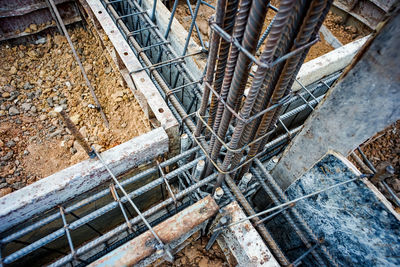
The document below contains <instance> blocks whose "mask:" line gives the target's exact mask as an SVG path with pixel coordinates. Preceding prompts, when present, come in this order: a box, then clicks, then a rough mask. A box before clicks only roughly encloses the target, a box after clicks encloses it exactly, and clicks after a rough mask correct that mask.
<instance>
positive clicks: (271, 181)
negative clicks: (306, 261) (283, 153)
mask: <svg viewBox="0 0 400 267" xmlns="http://www.w3.org/2000/svg"><path fill="white" fill-rule="evenodd" d="M254 163H255V164H256V165H257V167H258V168H259V169H260V171H261V172H262V173H263V174H264V176H265V178H266V179H267V181H268V184H269V185H270V186H271V187H272V188H273V190H274V191H275V193H277V195H278V196H279V198H280V199H282V201H283V202H285V203H287V202H289V199H288V198H287V196H286V195H285V193H284V192H283V191H282V189H281V188H280V187H279V185H278V184H277V183H276V182H275V179H274V178H273V177H272V176H271V175H270V174H269V172H268V171H267V169H265V167H264V165H263V164H262V163H261V162H260V161H259V160H258V159H255V161H254ZM258 181H259V182H260V184H261V186H262V188H263V189H264V190H266V191H267V190H268V186H267V185H266V183H265V182H264V180H263V179H261V177H259V176H258ZM267 193H268V192H267ZM269 193H270V194H271V195H270V196H271V199H272V200H273V201H274V202H275V205H276V206H279V205H280V204H281V203H280V202H279V200H278V199H277V198H276V197H274V198H273V196H274V194H273V193H272V191H271V190H269ZM290 213H291V214H292V215H293V217H294V218H295V220H296V222H297V223H299V224H300V225H301V227H302V228H303V229H304V230H305V231H306V233H307V234H308V235H309V236H310V237H311V238H312V239H313V241H314V242H315V243H319V238H318V237H317V235H316V234H315V233H314V231H313V230H312V229H311V228H310V226H309V225H308V223H307V222H306V221H305V220H304V218H303V217H302V216H301V215H300V213H299V212H298V211H297V209H296V208H295V207H293V208H292V209H290ZM284 214H285V213H284ZM285 218H286V219H287V220H288V221H289V224H290V225H291V226H292V227H294V229H295V231H296V232H297V233H298V234H299V236H300V238H301V239H302V240H303V238H304V239H305V237H304V235H303V236H301V235H302V233H301V231H300V230H299V229H298V228H297V226H296V225H295V223H294V222H293V220H292V219H291V218H290V215H288V216H287V217H286V216H285ZM305 240H307V239H305ZM303 242H304V241H303ZM305 244H306V246H307V248H310V244H309V243H308V241H306V243H305ZM321 251H322V253H323V254H324V256H325V257H326V259H327V260H328V261H329V263H331V264H332V265H335V266H338V264H337V263H336V262H335V260H334V258H333V257H332V255H331V254H330V252H329V251H328V249H327V247H326V246H324V245H323V244H321ZM313 256H314V257H316V259H317V261H318V262H320V263H323V262H321V259H320V258H319V255H317V254H316V253H315V252H313Z"/></svg>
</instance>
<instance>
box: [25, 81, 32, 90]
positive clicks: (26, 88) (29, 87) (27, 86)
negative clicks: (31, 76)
mask: <svg viewBox="0 0 400 267" xmlns="http://www.w3.org/2000/svg"><path fill="white" fill-rule="evenodd" d="M33 87H34V86H33V85H32V84H30V83H29V82H26V83H25V84H24V89H25V90H29V89H32V88H33Z"/></svg>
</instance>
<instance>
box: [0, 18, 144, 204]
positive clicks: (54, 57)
mask: <svg viewBox="0 0 400 267" xmlns="http://www.w3.org/2000/svg"><path fill="white" fill-rule="evenodd" d="M31 27H34V26H32V25H31ZM70 36H71V39H72V41H73V42H74V45H75V48H76V50H77V52H78V54H79V57H80V58H81V61H82V64H83V65H84V68H85V70H86V72H87V74H88V77H89V80H90V81H91V83H92V85H93V87H94V88H95V92H96V95H97V97H98V98H99V101H100V103H101V106H102V108H103V110H104V112H105V114H106V116H107V118H108V120H109V124H110V126H109V128H107V127H105V124H104V122H103V120H102V118H101V115H100V113H99V112H98V111H97V110H96V109H95V108H94V105H95V102H94V100H93V98H92V96H91V94H90V91H89V89H88V87H87V86H86V83H85V81H84V79H83V76H82V74H81V71H80V69H79V66H78V64H77V63H76V61H75V59H74V57H73V54H72V51H71V49H70V47H69V45H68V43H67V40H66V38H65V37H64V36H61V35H59V34H55V35H54V36H50V35H48V36H47V38H43V39H39V40H38V44H26V45H19V46H10V45H7V44H2V45H1V47H0V197H1V196H4V195H6V194H8V193H10V192H12V191H14V190H18V189H20V188H22V187H24V186H26V185H28V184H31V183H33V182H35V181H37V180H39V179H41V178H43V177H46V176H48V175H50V174H52V173H55V172H57V171H59V170H62V169H64V168H66V167H68V166H70V165H72V164H75V163H77V162H79V161H81V160H83V159H86V158H87V155H86V154H85V153H84V151H83V149H82V148H81V147H80V145H79V144H77V142H76V141H75V140H74V137H73V136H72V135H71V134H70V133H69V131H68V130H67V129H66V128H65V127H64V126H63V124H62V122H61V121H60V119H59V117H58V116H57V114H56V113H55V112H54V107H55V106H58V105H61V106H63V107H64V109H66V110H67V113H68V114H69V116H70V118H71V120H72V121H73V122H74V123H75V125H76V126H77V127H78V129H79V131H80V132H81V133H82V135H83V136H84V137H85V138H87V140H88V141H89V144H91V145H93V146H94V147H95V148H96V149H97V150H99V151H104V150H106V149H109V148H111V147H114V146H116V145H118V144H121V143H123V142H125V141H128V140H129V139H131V138H133V137H135V136H138V135H141V134H143V133H145V132H148V131H149V130H150V124H149V121H148V120H147V119H146V116H145V115H144V113H143V111H142V110H141V107H140V106H139V104H138V102H137V101H136V100H135V98H134V96H133V94H132V92H131V91H130V90H129V89H128V88H127V87H126V86H125V85H124V82H123V80H122V78H121V77H120V75H119V73H116V72H115V71H114V70H113V68H112V67H111V65H110V64H109V62H108V61H107V59H106V57H105V55H104V54H103V53H106V52H105V51H104V49H103V48H102V46H101V44H100V43H99V42H98V40H97V39H96V38H95V36H94V35H92V34H91V33H90V32H89V31H86V30H84V29H83V28H81V27H75V28H73V29H71V30H70Z"/></svg>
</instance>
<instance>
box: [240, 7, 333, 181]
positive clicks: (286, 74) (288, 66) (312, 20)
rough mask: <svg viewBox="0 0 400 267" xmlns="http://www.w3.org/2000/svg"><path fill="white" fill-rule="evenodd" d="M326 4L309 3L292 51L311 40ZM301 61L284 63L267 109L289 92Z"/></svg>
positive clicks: (269, 116)
mask: <svg viewBox="0 0 400 267" xmlns="http://www.w3.org/2000/svg"><path fill="white" fill-rule="evenodd" d="M326 4H327V1H326V0H316V1H313V2H312V3H311V6H310V8H309V9H308V12H307V15H306V17H305V19H304V22H303V24H302V26H301V28H300V31H299V33H298V35H297V37H296V41H295V43H294V45H293V46H292V49H291V50H292V51H293V50H295V49H296V48H298V47H300V46H303V45H305V44H306V43H308V42H309V41H310V40H311V38H312V37H313V33H314V32H315V30H316V27H317V26H318V25H319V23H318V22H319V21H320V17H321V14H322V12H323V10H324V8H325V7H326ZM301 59H302V54H296V55H294V56H293V57H291V58H289V59H288V60H287V61H286V63H285V66H284V68H283V70H282V74H281V75H280V77H279V80H278V82H277V84H276V85H275V89H274V91H273V94H272V96H271V99H270V100H269V104H268V107H269V106H271V105H273V104H275V103H277V102H279V101H280V100H281V99H282V97H284V96H285V95H286V94H287V93H288V90H290V88H289V85H290V82H291V81H293V77H294V76H295V75H297V72H296V71H298V69H299V68H297V66H298V64H299V63H300V60H301ZM275 112H276V110H271V111H269V112H267V113H265V114H264V115H263V117H262V119H261V123H260V125H259V126H258V129H257V132H256V136H255V138H258V137H260V136H263V135H264V134H265V133H266V132H267V130H268V129H269V128H270V127H271V125H274V124H275V123H276V118H277V116H275ZM273 119H275V121H273ZM262 143H263V142H262V140H261V141H258V142H256V143H255V144H253V145H251V146H250V151H249V153H248V155H247V158H246V159H250V158H252V157H254V156H255V155H256V154H257V152H258V150H259V148H260V145H261V144H262ZM249 167H250V164H246V166H244V167H243V169H242V170H241V173H244V172H247V171H248V169H249Z"/></svg>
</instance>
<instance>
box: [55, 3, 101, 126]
mask: <svg viewBox="0 0 400 267" xmlns="http://www.w3.org/2000/svg"><path fill="white" fill-rule="evenodd" d="M48 1H49V3H50V5H51V8H52V9H53V12H54V14H55V15H56V17H57V20H58V23H59V24H60V26H61V29H62V30H63V32H64V35H65V38H67V41H68V44H69V46H70V47H71V50H72V54H73V55H74V57H75V60H76V62H77V63H78V66H79V69H80V70H81V73H82V76H83V78H84V79H85V82H86V85H87V87H88V88H89V90H90V93H91V95H92V97H93V100H94V102H95V104H96V109H97V110H98V111H99V112H100V114H101V117H102V118H103V121H104V124H105V125H106V127H107V128H108V127H109V125H108V120H107V117H106V115H105V114H104V111H103V109H102V108H101V105H100V102H99V100H98V99H97V96H96V93H95V92H94V88H93V86H92V84H91V83H90V80H89V78H88V76H87V74H86V71H85V69H84V67H83V65H82V62H81V60H80V58H79V56H78V54H77V53H76V50H75V47H74V44H73V43H72V41H71V38H70V37H69V34H68V31H67V28H66V27H65V25H64V22H63V20H62V18H61V16H60V13H59V12H58V9H57V6H56V5H55V4H54V1H53V0H48Z"/></svg>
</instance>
